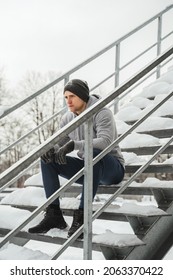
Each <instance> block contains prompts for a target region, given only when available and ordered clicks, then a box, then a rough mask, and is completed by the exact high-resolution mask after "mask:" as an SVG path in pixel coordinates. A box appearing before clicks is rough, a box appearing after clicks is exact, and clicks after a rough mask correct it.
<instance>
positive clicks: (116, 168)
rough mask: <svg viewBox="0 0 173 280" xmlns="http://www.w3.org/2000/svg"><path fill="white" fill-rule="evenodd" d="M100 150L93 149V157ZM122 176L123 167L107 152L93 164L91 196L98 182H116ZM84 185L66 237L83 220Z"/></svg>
mask: <svg viewBox="0 0 173 280" xmlns="http://www.w3.org/2000/svg"><path fill="white" fill-rule="evenodd" d="M100 152H101V150H99V149H94V150H93V157H96V156H97V155H98V154H99V153H100ZM123 177H124V169H123V167H122V166H121V164H120V163H119V161H118V160H117V159H116V158H115V157H113V156H111V155H109V154H108V155H106V156H105V157H104V158H102V159H101V160H100V161H99V162H98V163H96V164H95V165H94V166H93V198H94V196H95V194H96V192H97V188H98V185H99V184H101V183H102V184H109V185H110V184H117V183H119V182H121V181H122V179H123ZM82 180H83V178H82ZM82 180H81V179H79V180H78V182H79V183H82V184H83V181H82ZM84 187H85V186H84V185H83V188H82V195H81V201H80V205H79V209H77V210H75V211H74V215H73V222H72V226H71V228H70V229H69V231H68V237H70V236H71V235H72V234H73V233H74V232H75V231H76V230H78V228H80V227H81V225H82V224H83V222H84V218H83V214H84V211H83V208H84ZM82 237H83V234H81V235H80V236H79V238H82Z"/></svg>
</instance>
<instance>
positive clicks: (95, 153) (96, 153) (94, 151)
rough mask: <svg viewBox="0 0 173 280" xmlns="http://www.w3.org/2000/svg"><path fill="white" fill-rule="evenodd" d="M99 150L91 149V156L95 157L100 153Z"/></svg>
mask: <svg viewBox="0 0 173 280" xmlns="http://www.w3.org/2000/svg"><path fill="white" fill-rule="evenodd" d="M101 151H102V150H100V149H95V148H94V149H93V157H96V156H97V155H98V154H100V153H101Z"/></svg>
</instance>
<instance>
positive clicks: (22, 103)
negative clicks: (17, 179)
mask: <svg viewBox="0 0 173 280" xmlns="http://www.w3.org/2000/svg"><path fill="white" fill-rule="evenodd" d="M172 7H173V5H170V6H169V7H167V8H166V9H165V10H163V11H162V12H160V13H158V14H156V15H155V16H154V17H152V18H151V19H150V20H147V21H146V22H144V23H143V24H141V25H140V26H138V27H137V28H135V29H133V30H132V31H131V32H129V33H127V34H126V35H124V36H122V37H121V38H119V39H118V40H116V41H115V42H114V43H112V44H110V45H109V46H108V47H106V48H104V49H103V50H101V51H100V52H98V53H96V54H95V55H93V56H92V57H90V58H89V59H87V60H85V61H84V62H83V63H80V64H79V65H77V66H76V67H74V68H72V69H71V70H70V71H68V72H66V73H65V74H63V75H62V76H60V77H59V78H58V79H56V80H55V81H53V82H52V83H50V84H48V85H47V86H45V87H43V88H42V89H41V90H39V91H37V92H36V93H34V94H32V95H31V96H29V97H27V98H26V99H24V100H22V101H21V102H19V103H18V104H16V105H14V106H13V107H11V108H9V109H7V110H6V111H5V112H4V114H2V115H1V116H0V119H2V118H3V117H5V116H7V115H8V114H10V113H12V112H13V111H15V110H17V109H18V108H20V107H21V106H23V105H24V104H26V103H27V102H29V101H31V100H32V99H33V98H35V97H37V96H38V95H40V94H41V93H43V92H45V91H46V90H47V89H49V88H50V87H52V86H54V85H55V84H57V83H58V82H60V81H61V80H63V79H64V82H67V81H68V79H69V76H70V74H72V73H73V72H75V71H77V70H78V69H80V68H81V67H83V66H85V65H87V64H88V63H89V62H91V61H92V60H94V59H95V58H97V57H98V56H100V55H101V54H103V53H105V52H107V51H108V50H109V49H110V48H112V47H113V46H114V47H116V48H117V49H119V47H118V46H119V44H120V42H122V41H123V40H125V39H127V38H128V37H129V36H131V35H133V34H134V33H135V32H137V31H139V30H140V29H141V28H143V27H145V26H146V25H148V24H149V23H151V22H152V21H154V20H155V19H156V18H159V17H160V16H161V15H163V14H164V13H166V12H167V11H168V10H169V9H171V8H172ZM172 34H173V32H170V33H168V34H167V35H165V36H164V37H162V38H161V41H162V40H164V39H166V38H167V37H168V36H170V35H172ZM157 44H158V43H157V42H156V43H154V44H153V45H151V46H150V47H148V48H147V49H146V50H144V51H143V52H141V53H140V54H138V55H137V56H136V57H134V58H133V59H131V60H129V61H128V62H127V63H126V64H124V65H123V66H121V67H120V66H119V64H120V58H119V52H118V51H117V54H116V64H117V65H116V70H115V71H114V72H113V73H112V74H110V75H109V76H107V77H106V78H104V79H103V80H102V81H100V82H99V83H97V84H96V85H95V86H93V88H91V91H93V90H95V89H96V88H98V87H99V86H100V85H102V84H103V83H105V82H106V81H108V80H109V79H110V78H112V77H113V76H115V77H116V82H115V85H116V86H117V85H118V84H119V72H120V71H121V70H123V69H124V68H125V67H127V66H129V65H130V64H131V63H133V62H134V61H135V60H137V59H138V58H140V57H141V56H142V55H144V54H145V53H146V52H148V51H149V50H151V49H152V48H153V47H155V46H157ZM161 67H162V66H160V68H161ZM160 68H159V69H160ZM155 72H156V73H158V70H155ZM142 82H143V81H140V83H139V84H141V83H142ZM137 86H138V85H135V86H134V88H135V87H137ZM128 92H129V91H128ZM128 92H127V93H128ZM127 93H125V94H124V95H121V97H120V98H121V99H122V98H124V96H125V95H126V94H127ZM116 103H117V102H113V103H112V104H110V105H109V107H112V106H114V111H115V108H116V107H115V106H116V105H115V104H116ZM62 110H65V108H63V109H62ZM60 112H61V111H60ZM60 112H58V113H56V114H54V115H53V116H51V117H50V118H49V119H47V120H46V121H44V122H42V123H41V124H40V125H38V126H37V127H36V128H34V129H33V130H31V131H29V132H28V133H26V134H25V135H23V136H21V137H20V138H18V139H17V140H16V141H14V142H13V143H11V144H10V145H9V146H7V147H5V148H4V149H3V150H2V151H0V155H1V154H3V153H4V152H6V151H8V150H9V149H11V148H12V147H14V146H16V145H17V144H19V143H20V142H21V141H22V140H24V139H25V138H27V137H28V136H29V135H30V134H32V133H33V132H35V131H36V130H37V129H39V128H41V127H43V126H44V125H45V124H46V123H47V122H49V121H50V120H52V119H54V117H55V116H57V115H58V114H59V113H60Z"/></svg>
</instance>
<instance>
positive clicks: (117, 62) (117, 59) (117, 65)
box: [114, 43, 120, 114]
mask: <svg viewBox="0 0 173 280" xmlns="http://www.w3.org/2000/svg"><path fill="white" fill-rule="evenodd" d="M119 76H120V43H118V44H116V49H115V88H116V87H117V86H118V85H119ZM117 112H118V97H117V98H116V99H115V100H114V114H116V113H117Z"/></svg>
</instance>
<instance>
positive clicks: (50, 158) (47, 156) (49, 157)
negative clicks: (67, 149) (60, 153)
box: [41, 148, 54, 163]
mask: <svg viewBox="0 0 173 280" xmlns="http://www.w3.org/2000/svg"><path fill="white" fill-rule="evenodd" d="M41 159H42V160H43V161H44V162H45V163H50V162H52V161H53V160H54V148H51V149H50V150H49V151H47V152H46V153H45V154H44V155H42V156H41Z"/></svg>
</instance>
